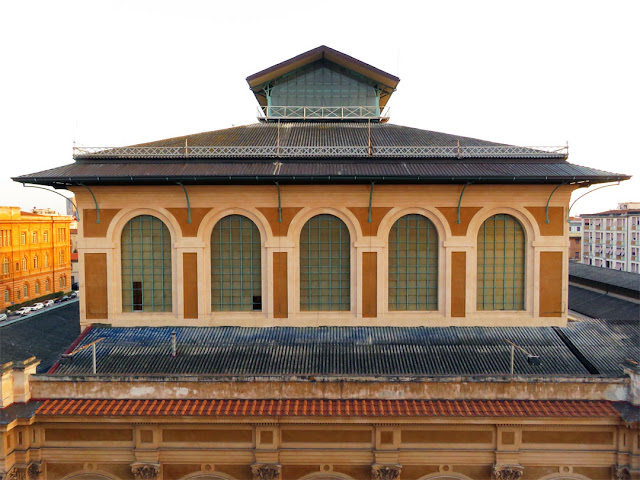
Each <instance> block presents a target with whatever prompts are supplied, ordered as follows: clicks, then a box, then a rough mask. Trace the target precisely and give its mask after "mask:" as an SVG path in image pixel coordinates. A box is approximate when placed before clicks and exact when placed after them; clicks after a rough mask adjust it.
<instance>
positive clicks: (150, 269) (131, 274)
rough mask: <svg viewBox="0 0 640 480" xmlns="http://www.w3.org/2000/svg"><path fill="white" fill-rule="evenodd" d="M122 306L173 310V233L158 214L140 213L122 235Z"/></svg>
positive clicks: (145, 309) (152, 309) (142, 309)
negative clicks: (156, 215) (157, 216)
mask: <svg viewBox="0 0 640 480" xmlns="http://www.w3.org/2000/svg"><path fill="white" fill-rule="evenodd" d="M121 249H122V255H121V270H122V309H123V310H124V311H125V312H132V311H138V310H140V311H145V312H170V311H171V310H172V300H171V235H170V233H169V229H168V228H167V226H166V225H165V224H164V223H163V222H162V221H161V220H159V219H157V218H156V217H153V216H151V215H140V216H137V217H134V218H132V219H131V220H129V222H127V224H126V225H125V227H124V229H123V231H122V235H121Z"/></svg>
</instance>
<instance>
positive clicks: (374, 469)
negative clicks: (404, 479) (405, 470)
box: [371, 463, 402, 480]
mask: <svg viewBox="0 0 640 480" xmlns="http://www.w3.org/2000/svg"><path fill="white" fill-rule="evenodd" d="M401 472H402V465H383V464H379V463H374V464H373V465H371V478H372V479H373V480H397V479H399V478H400V473H401Z"/></svg>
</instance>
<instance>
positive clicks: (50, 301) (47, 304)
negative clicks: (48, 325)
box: [44, 300, 55, 307]
mask: <svg viewBox="0 0 640 480" xmlns="http://www.w3.org/2000/svg"><path fill="white" fill-rule="evenodd" d="M54 303H55V302H54V301H53V300H47V301H46V302H44V306H45V307H50V306H51V305H53V304H54Z"/></svg>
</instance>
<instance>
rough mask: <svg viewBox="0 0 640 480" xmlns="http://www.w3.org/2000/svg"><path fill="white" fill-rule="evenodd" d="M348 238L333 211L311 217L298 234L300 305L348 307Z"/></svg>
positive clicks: (345, 227)
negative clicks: (332, 213)
mask: <svg viewBox="0 0 640 480" xmlns="http://www.w3.org/2000/svg"><path fill="white" fill-rule="evenodd" d="M350 287H351V240H350V238H349V230H348V229H347V226H346V225H345V224H344V222H342V220H340V219H339V218H337V217H335V216H333V215H318V216H315V217H313V218H311V219H310V220H309V221H308V222H307V223H306V224H305V226H304V228H303V229H302V232H301V234H300V309H301V310H303V311H313V310H350V309H351V296H350V292H351V288H350Z"/></svg>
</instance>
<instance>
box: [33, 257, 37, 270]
mask: <svg viewBox="0 0 640 480" xmlns="http://www.w3.org/2000/svg"><path fill="white" fill-rule="evenodd" d="M33 268H38V255H35V256H34V257H33Z"/></svg>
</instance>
